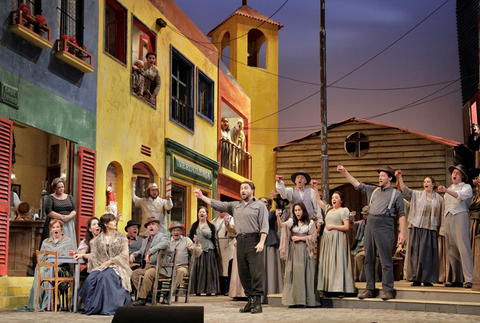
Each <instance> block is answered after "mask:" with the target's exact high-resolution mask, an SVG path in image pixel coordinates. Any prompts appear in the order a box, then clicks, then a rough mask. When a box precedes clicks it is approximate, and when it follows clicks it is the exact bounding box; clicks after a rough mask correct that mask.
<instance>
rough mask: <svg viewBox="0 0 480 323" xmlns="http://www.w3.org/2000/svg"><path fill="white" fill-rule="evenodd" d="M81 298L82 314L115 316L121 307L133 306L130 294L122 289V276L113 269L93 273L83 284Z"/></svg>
mask: <svg viewBox="0 0 480 323" xmlns="http://www.w3.org/2000/svg"><path fill="white" fill-rule="evenodd" d="M79 296H80V297H81V298H82V302H83V305H84V306H83V309H84V310H83V312H82V314H87V315H92V314H98V315H114V314H115V311H116V310H117V308H118V307H119V306H130V305H132V298H131V297H130V293H129V292H128V291H127V290H126V289H125V288H123V287H122V281H121V279H120V276H118V275H117V273H116V272H115V270H113V268H111V267H109V268H107V269H105V270H103V271H93V272H91V273H90V275H88V277H87V279H86V280H85V282H84V283H83V286H82V289H81V290H80V292H79Z"/></svg>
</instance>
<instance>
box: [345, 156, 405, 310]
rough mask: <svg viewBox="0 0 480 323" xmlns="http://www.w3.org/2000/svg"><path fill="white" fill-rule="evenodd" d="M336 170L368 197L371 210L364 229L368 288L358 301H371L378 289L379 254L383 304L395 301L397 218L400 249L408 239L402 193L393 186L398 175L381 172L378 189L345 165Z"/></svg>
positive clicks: (379, 170)
mask: <svg viewBox="0 0 480 323" xmlns="http://www.w3.org/2000/svg"><path fill="white" fill-rule="evenodd" d="M337 170H338V171H339V172H340V173H342V174H343V175H345V177H346V178H347V180H348V181H349V182H350V184H352V185H353V186H354V187H355V189H356V190H357V191H360V192H362V193H363V194H365V195H366V196H367V200H368V201H369V202H368V203H369V205H370V210H369V216H368V225H367V226H365V236H364V239H365V244H364V246H365V263H364V270H365V278H366V281H367V288H366V289H365V291H364V292H363V293H360V294H358V298H360V299H364V298H372V297H374V295H373V291H374V290H375V256H376V253H377V251H378V255H379V257H380V262H381V264H382V291H381V292H380V298H381V299H383V300H384V301H386V300H389V299H392V298H394V294H393V293H394V291H393V280H394V279H393V259H392V250H393V244H394V242H395V231H394V218H395V217H398V223H399V227H400V233H399V234H398V239H397V247H399V246H400V247H401V246H402V244H403V242H404V240H405V211H404V207H403V198H402V194H401V193H400V192H399V191H397V190H396V189H395V188H394V187H393V186H392V185H391V184H392V182H394V181H395V175H394V174H395V172H394V170H393V169H392V168H390V167H389V166H385V167H383V168H381V169H378V170H377V172H378V186H379V187H376V186H374V185H367V184H364V183H360V182H359V181H358V180H357V179H356V178H355V177H353V176H352V175H350V173H348V171H347V169H346V168H345V167H343V166H342V165H338V166H337Z"/></svg>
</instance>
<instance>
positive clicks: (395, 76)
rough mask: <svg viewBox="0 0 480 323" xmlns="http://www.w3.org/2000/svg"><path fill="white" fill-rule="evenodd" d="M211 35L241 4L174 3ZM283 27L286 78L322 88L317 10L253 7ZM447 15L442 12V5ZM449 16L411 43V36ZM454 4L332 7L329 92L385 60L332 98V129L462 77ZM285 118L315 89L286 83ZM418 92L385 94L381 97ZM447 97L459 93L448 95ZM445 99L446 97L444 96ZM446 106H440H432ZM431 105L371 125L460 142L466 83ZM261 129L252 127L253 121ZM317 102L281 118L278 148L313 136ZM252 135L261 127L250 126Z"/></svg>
mask: <svg viewBox="0 0 480 323" xmlns="http://www.w3.org/2000/svg"><path fill="white" fill-rule="evenodd" d="M175 2H176V3H177V5H178V6H179V7H180V8H181V9H182V10H183V11H184V12H185V13H186V14H187V15H188V16H189V17H190V19H191V20H192V21H193V22H194V23H195V24H196V25H197V26H198V27H199V29H200V30H201V31H202V32H203V33H204V34H207V33H208V32H209V31H210V30H211V29H213V28H214V27H215V26H217V25H218V24H219V23H220V22H221V21H223V20H224V19H225V18H226V17H228V16H229V15H230V14H231V13H233V12H234V11H235V10H236V9H237V8H239V7H240V6H241V4H242V1H241V0H202V1H194V0H175ZM285 2H287V3H286V4H285V6H284V7H283V8H282V9H281V10H280V11H279V12H278V13H276V14H275V15H274V16H273V17H272V19H274V20H276V21H278V22H280V23H282V24H283V25H284V28H282V29H281V30H280V31H279V74H280V76H284V77H288V78H292V79H296V80H301V81H305V82H311V83H315V84H318V83H319V64H320V63H319V48H320V45H319V30H320V0H289V1H286V0H249V1H248V5H249V6H250V7H252V8H254V9H256V10H258V11H259V12H261V13H263V14H264V15H266V16H271V15H272V14H273V13H274V12H275V11H277V9H278V8H280V7H281V6H282V5H283V4H284V3H285ZM445 2H446V4H445V5H443V6H442V4H444V3H445ZM440 6H442V7H441V8H440V9H439V10H438V11H436V12H435V13H434V14H433V15H432V16H430V17H429V18H428V19H426V20H425V21H424V22H423V23H421V24H420V25H419V26H418V27H416V28H415V29H414V30H412V31H411V32H410V33H409V34H408V35H406V36H405V37H403V38H402V39H400V40H399V38H401V37H402V36H403V35H404V34H405V33H407V32H408V31H409V30H410V29H412V28H413V27H415V26H416V25H417V24H419V23H420V22H421V21H422V20H424V19H425V18H426V17H427V16H429V15H430V14H431V13H433V12H434V11H435V10H436V9H437V8H439V7H440ZM455 20H456V18H455V0H450V1H446V0H429V1H419V0H402V1H385V0H363V1H358V0H326V30H327V84H329V85H330V84H332V83H333V82H335V81H337V80H338V79H339V78H341V77H343V76H345V75H346V74H348V73H350V72H352V71H353V70H355V69H357V68H358V67H359V66H361V65H362V64H364V63H365V62H367V61H368V60H370V59H371V58H373V57H374V56H376V55H377V54H379V53H380V52H381V51H383V50H384V49H386V48H387V47H388V46H390V45H392V44H393V43H394V42H396V41H397V40H398V42H396V43H395V44H394V45H393V46H391V47H390V48H388V49H387V50H386V51H384V52H383V53H382V54H380V55H379V56H378V57H376V58H375V59H373V60H372V61H370V62H369V63H367V64H366V65H364V66H363V67H361V68H360V69H358V70H357V71H355V72H354V73H352V74H351V75H349V76H347V77H345V78H344V79H342V80H341V81H339V82H338V83H335V84H334V86H338V87H349V88H359V89H377V90H375V91H366V90H361V91H357V90H355V91H354V90H345V89H337V88H333V87H329V88H328V90H327V109H328V123H329V124H332V123H336V122H339V121H341V120H344V119H346V118H349V117H352V116H355V117H358V118H369V117H371V116H374V115H377V114H380V113H385V112H389V111H392V110H395V109H398V108H401V107H404V106H406V105H409V104H412V103H414V102H416V101H417V100H420V99H422V98H423V97H426V96H428V95H430V94H432V93H434V92H436V91H438V90H440V89H442V88H443V87H445V86H446V85H448V83H445V84H440V85H436V86H428V87H420V88H418V87H419V86H423V85H431V84H437V83H443V82H447V81H453V80H456V79H458V78H459V77H460V74H459V63H458V49H457V36H456V22H455ZM279 86H280V88H279V93H280V94H279V110H282V109H284V108H286V107H288V106H290V105H292V104H295V103H296V102H298V101H301V100H303V99H305V98H306V97H308V96H310V95H312V94H313V93H315V92H317V91H318V90H319V86H318V85H314V84H303V83H300V82H295V81H292V80H286V79H283V78H280V83H279ZM406 87H417V88H415V89H404V90H396V91H387V90H383V89H391V88H406ZM450 92H454V93H451V94H448V93H450ZM447 94H448V95H447ZM438 97H441V98H439V99H436V100H432V99H435V98H438ZM426 100H431V101H430V102H428V103H425V104H421V105H417V106H414V107H412V108H409V109H406V110H403V111H399V112H395V113H389V114H386V115H384V116H381V117H377V118H371V119H370V120H373V121H376V122H381V123H385V124H389V125H393V126H398V127H403V128H407V129H410V130H414V131H418V132H422V133H425V134H430V135H435V136H440V137H444V138H448V139H453V140H457V141H460V142H463V138H462V137H463V136H462V116H461V110H462V101H461V93H460V82H459V81H458V82H456V83H453V84H452V85H450V86H448V87H446V88H445V89H443V90H441V91H439V92H438V93H436V94H433V95H432V96H430V97H428V98H426V99H425V100H424V101H426ZM251 121H253V122H254V120H251ZM319 125H320V96H319V94H317V95H315V96H313V97H311V98H309V99H307V100H305V101H303V102H302V103H299V104H296V105H294V106H293V107H290V108H288V109H286V110H285V111H282V112H280V113H279V125H278V127H279V129H278V131H279V144H283V143H285V142H288V141H291V140H294V139H296V138H299V137H302V136H304V135H306V134H309V133H312V132H315V131H317V130H318V129H319ZM252 126H254V125H252Z"/></svg>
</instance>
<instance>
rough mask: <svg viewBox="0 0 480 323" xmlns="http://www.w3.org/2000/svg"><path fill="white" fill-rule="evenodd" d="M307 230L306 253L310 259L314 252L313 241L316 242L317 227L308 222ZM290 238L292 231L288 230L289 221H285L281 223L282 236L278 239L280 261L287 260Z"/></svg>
mask: <svg viewBox="0 0 480 323" xmlns="http://www.w3.org/2000/svg"><path fill="white" fill-rule="evenodd" d="M308 227H309V230H308V234H307V236H306V238H307V241H306V244H307V251H308V256H309V257H310V258H313V254H314V251H315V241H316V240H317V226H316V225H315V223H314V222H313V220H310V223H309V225H308ZM291 236H292V230H291V228H290V223H289V221H285V222H283V223H282V235H281V238H280V247H279V249H280V259H282V260H287V259H288V249H289V248H288V247H289V245H290V238H291Z"/></svg>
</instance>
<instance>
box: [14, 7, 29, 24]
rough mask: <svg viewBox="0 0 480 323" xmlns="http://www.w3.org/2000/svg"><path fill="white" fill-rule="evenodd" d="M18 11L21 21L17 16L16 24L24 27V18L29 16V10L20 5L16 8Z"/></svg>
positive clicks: (25, 21) (25, 20) (25, 22)
mask: <svg viewBox="0 0 480 323" xmlns="http://www.w3.org/2000/svg"><path fill="white" fill-rule="evenodd" d="M18 10H19V11H21V12H22V16H23V17H22V20H20V14H19V15H18V16H17V19H16V23H17V24H20V25H25V24H27V19H26V18H25V17H27V16H29V15H30V9H28V7H27V5H26V4H25V3H21V4H20V5H19V6H18Z"/></svg>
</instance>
